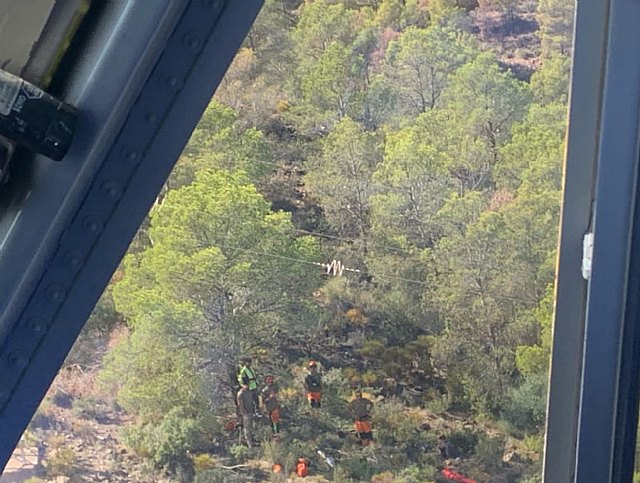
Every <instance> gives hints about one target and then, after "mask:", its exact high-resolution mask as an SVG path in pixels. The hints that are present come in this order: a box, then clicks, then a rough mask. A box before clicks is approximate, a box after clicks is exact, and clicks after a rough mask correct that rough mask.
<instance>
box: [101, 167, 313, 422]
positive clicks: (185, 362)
mask: <svg viewBox="0 0 640 483" xmlns="http://www.w3.org/2000/svg"><path fill="white" fill-rule="evenodd" d="M150 237H151V239H152V240H153V243H152V246H151V247H150V248H148V249H147V250H145V251H143V252H140V253H138V254H131V255H128V256H127V258H126V259H125V275H124V277H123V279H122V280H121V281H120V282H119V283H118V284H117V285H116V287H115V288H114V299H115V301H116V306H117V309H118V311H119V312H120V313H122V314H123V315H124V316H125V318H126V320H127V323H128V324H129V325H130V327H131V329H132V334H131V337H130V338H129V339H128V340H127V341H126V342H125V343H123V345H122V346H121V348H120V349H119V350H118V351H117V352H116V353H115V355H114V357H113V359H112V361H111V363H110V364H109V368H108V370H109V371H110V372H111V373H112V374H113V375H114V376H115V377H112V379H113V380H116V381H118V380H121V381H123V382H121V383H120V384H119V386H120V387H119V392H118V394H119V398H120V399H121V400H122V402H123V404H124V405H125V407H127V408H129V409H131V410H132V411H133V412H134V413H135V414H138V415H141V416H143V415H144V416H145V420H146V421H149V420H150V419H151V418H152V417H153V416H154V415H158V414H164V413H166V411H167V409H168V408H170V407H181V408H183V409H184V408H192V407H201V404H200V403H199V401H201V400H202V399H203V397H204V396H203V394H206V395H207V396H208V397H207V399H206V400H208V399H210V398H213V399H214V400H216V401H217V402H218V403H221V402H224V401H225V400H226V398H225V397H224V396H225V395H226V394H228V393H227V391H228V389H227V388H228V378H227V373H226V371H227V366H228V365H229V364H232V362H233V361H234V360H236V359H237V358H238V357H239V356H240V355H241V354H242V353H243V352H244V351H248V350H251V349H252V348H253V349H256V348H267V349H268V348H269V347H270V344H271V343H272V341H273V340H274V338H275V337H277V332H278V330H284V329H286V328H288V327H294V326H295V327H298V328H299V327H304V326H305V323H309V322H310V316H311V314H312V307H311V306H310V304H309V302H308V300H309V296H310V294H311V293H312V292H313V290H314V288H315V287H317V285H318V282H319V280H318V276H317V275H316V274H317V273H318V272H316V270H315V269H312V270H309V268H310V266H311V265H310V262H311V261H316V260H317V259H318V253H317V247H316V245H315V243H314V241H313V240H311V239H309V238H304V237H303V238H297V237H295V230H294V227H293V226H292V224H291V222H290V216H289V215H288V214H285V213H282V212H278V213H272V212H271V211H270V210H269V204H268V203H267V202H266V201H265V200H264V199H263V198H262V197H261V196H260V194H258V192H257V191H256V188H255V187H254V186H253V185H251V184H250V183H249V182H248V180H247V178H246V176H245V175H243V174H239V173H236V174H229V173H225V172H214V171H211V170H203V171H201V172H199V173H198V175H197V176H196V179H195V181H194V182H193V183H192V184H191V185H188V186H184V187H182V188H180V189H177V190H172V191H171V192H169V194H168V195H167V197H166V200H165V202H164V203H163V204H162V205H161V206H160V207H158V208H156V210H155V211H154V212H153V213H152V216H151V229H150ZM177 385H178V386H179V387H177V388H176V386H177ZM168 392H172V394H167V393H168ZM196 412H197V411H196Z"/></svg>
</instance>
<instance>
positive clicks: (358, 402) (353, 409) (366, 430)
mask: <svg viewBox="0 0 640 483" xmlns="http://www.w3.org/2000/svg"><path fill="white" fill-rule="evenodd" d="M355 396H356V397H355V398H354V399H353V401H351V402H350V403H349V406H348V409H349V414H351V417H353V420H354V426H355V429H356V434H357V435H358V439H359V440H360V444H361V445H362V446H369V444H370V443H371V442H373V433H372V432H371V429H372V428H371V410H372V409H373V401H371V400H370V399H367V398H366V397H362V391H361V390H360V389H357V390H356V392H355Z"/></svg>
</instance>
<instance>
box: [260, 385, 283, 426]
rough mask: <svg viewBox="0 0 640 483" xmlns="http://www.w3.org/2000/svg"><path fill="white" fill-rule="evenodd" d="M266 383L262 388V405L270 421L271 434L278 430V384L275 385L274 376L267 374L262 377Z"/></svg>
mask: <svg viewBox="0 0 640 483" xmlns="http://www.w3.org/2000/svg"><path fill="white" fill-rule="evenodd" d="M264 381H265V383H266V384H267V385H266V386H265V387H264V389H263V390H262V394H261V396H262V405H263V406H264V409H265V412H266V413H267V414H268V415H269V421H271V431H272V432H273V434H278V433H279V432H280V402H279V401H278V386H276V383H275V378H274V377H273V376H267V377H265V379H264Z"/></svg>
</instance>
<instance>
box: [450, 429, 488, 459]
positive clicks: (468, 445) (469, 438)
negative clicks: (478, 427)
mask: <svg viewBox="0 0 640 483" xmlns="http://www.w3.org/2000/svg"><path fill="white" fill-rule="evenodd" d="M447 439H448V440H449V442H450V443H451V444H453V445H454V446H455V447H456V448H459V449H460V451H462V454H463V455H467V456H470V455H472V454H475V452H476V447H477V445H478V442H479V441H480V436H479V435H478V433H477V432H475V431H470V430H466V429H465V430H463V431H454V432H452V433H451V434H450V435H448V436H447Z"/></svg>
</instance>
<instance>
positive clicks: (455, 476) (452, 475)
mask: <svg viewBox="0 0 640 483" xmlns="http://www.w3.org/2000/svg"><path fill="white" fill-rule="evenodd" d="M440 473H442V474H443V475H444V477H445V478H447V479H448V480H452V481H459V482H460V483H478V482H477V481H476V480H472V479H471V478H467V477H466V476H464V475H461V474H460V473H458V472H457V471H453V470H452V469H451V468H444V469H443V470H442V471H441V472H440Z"/></svg>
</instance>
